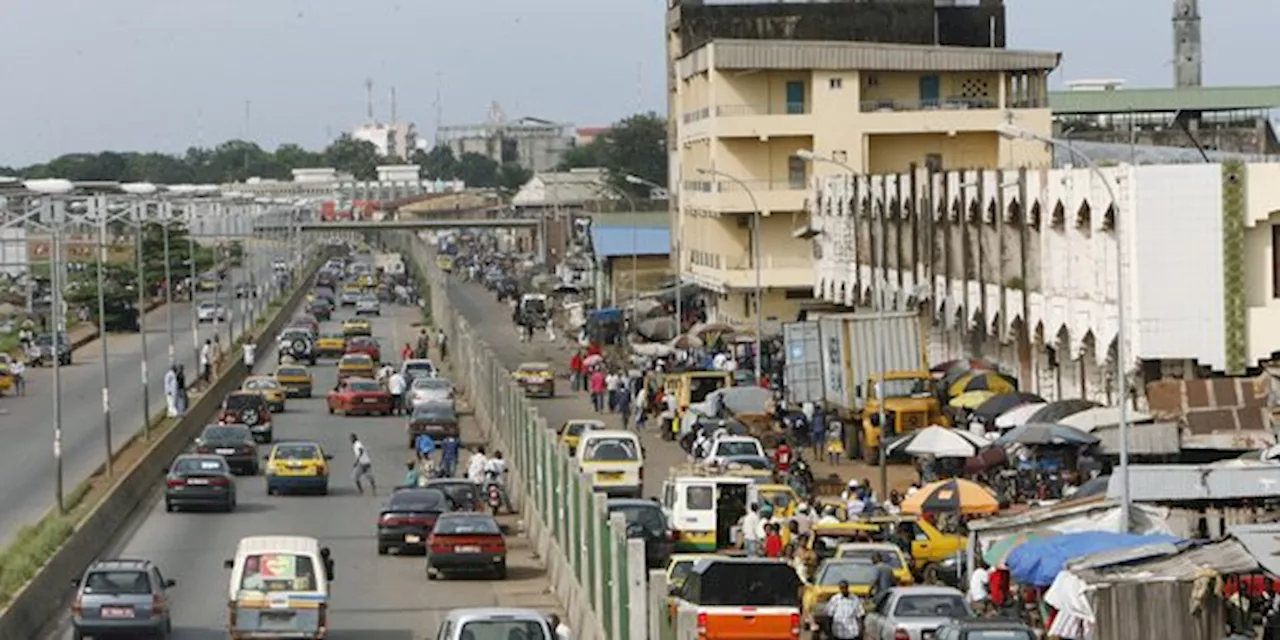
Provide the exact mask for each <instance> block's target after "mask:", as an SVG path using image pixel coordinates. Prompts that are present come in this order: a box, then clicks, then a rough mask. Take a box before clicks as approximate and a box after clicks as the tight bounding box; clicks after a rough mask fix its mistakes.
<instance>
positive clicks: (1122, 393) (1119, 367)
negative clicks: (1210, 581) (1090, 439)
mask: <svg viewBox="0 0 1280 640" xmlns="http://www.w3.org/2000/svg"><path fill="white" fill-rule="evenodd" d="M996 132H997V133H999V134H1000V136H1001V137H1003V138H1005V139H1008V140H1031V141H1036V142H1041V143H1044V144H1046V145H1049V146H1052V147H1055V148H1058V149H1063V150H1065V151H1066V152H1067V153H1069V154H1071V155H1072V156H1075V157H1077V158H1079V159H1080V160H1081V161H1082V162H1084V164H1085V166H1086V167H1088V168H1089V173H1091V174H1092V175H1094V176H1095V177H1097V178H1098V180H1100V181H1101V182H1102V186H1103V187H1104V188H1105V189H1106V190H1107V196H1108V197H1110V198H1111V202H1112V203H1113V204H1115V203H1118V202H1119V198H1117V197H1116V191H1115V187H1114V186H1113V185H1112V183H1111V179H1110V178H1108V177H1107V174H1105V173H1103V171H1102V167H1100V166H1098V163H1097V162H1095V161H1094V160H1093V158H1090V157H1089V156H1088V155H1087V154H1085V153H1082V152H1081V151H1080V150H1079V149H1077V148H1076V147H1075V145H1072V144H1071V143H1069V142H1066V141H1063V140H1055V139H1053V138H1050V137H1048V136H1042V135H1040V134H1037V133H1034V132H1031V131H1027V130H1026V129H1022V128H1021V127H1017V126H1014V125H1012V124H1007V123H1006V124H1002V125H999V126H998V127H996ZM1123 214H1124V212H1123V211H1120V207H1119V205H1118V204H1117V205H1116V215H1115V220H1114V221H1113V227H1112V229H1113V234H1114V235H1115V238H1116V323H1117V325H1118V327H1119V328H1118V330H1117V332H1116V362H1115V367H1116V370H1115V377H1116V399H1117V402H1118V405H1119V409H1120V416H1119V419H1120V424H1119V425H1117V427H1118V430H1119V436H1120V526H1121V529H1122V530H1123V531H1125V532H1128V531H1129V530H1130V528H1131V525H1132V520H1131V515H1132V514H1131V511H1132V510H1133V496H1132V495H1131V494H1130V491H1129V371H1128V366H1127V365H1126V362H1127V358H1128V355H1127V354H1126V353H1125V333H1126V327H1127V325H1126V316H1127V313H1126V311H1125V304H1126V298H1127V297H1128V296H1127V295H1126V294H1125V280H1124V277H1125V271H1124V238H1125V236H1124V223H1123V222H1122V220H1123V218H1124V215H1123Z"/></svg>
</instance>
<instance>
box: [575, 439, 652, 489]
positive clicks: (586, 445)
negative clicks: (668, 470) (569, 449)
mask: <svg viewBox="0 0 1280 640" xmlns="http://www.w3.org/2000/svg"><path fill="white" fill-rule="evenodd" d="M574 458H575V459H576V460H577V461H578V467H580V468H581V469H582V472H583V473H585V474H587V476H589V477H590V478H591V488H592V489H593V490H595V491H601V492H604V493H605V494H607V495H608V496H609V497H611V498H614V497H624V498H639V497H641V495H642V494H643V493H644V448H643V447H642V446H641V445H640V438H638V437H636V434H634V433H631V432H630V431H621V430H613V431H586V432H584V433H583V434H582V439H581V440H579V441H578V450H577V451H576V452H574Z"/></svg>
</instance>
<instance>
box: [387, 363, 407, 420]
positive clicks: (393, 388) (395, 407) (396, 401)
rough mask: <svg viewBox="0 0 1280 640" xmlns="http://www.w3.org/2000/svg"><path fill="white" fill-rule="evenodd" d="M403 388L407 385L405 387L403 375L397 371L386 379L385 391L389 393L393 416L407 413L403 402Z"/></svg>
mask: <svg viewBox="0 0 1280 640" xmlns="http://www.w3.org/2000/svg"><path fill="white" fill-rule="evenodd" d="M405 386H407V385H405V381H404V374H403V373H400V372H399V371H394V372H392V373H391V376H390V377H389V378H388V379H387V391H390V392H391V413H393V414H397V413H408V412H409V408H408V407H406V406H405V400H404V391H405Z"/></svg>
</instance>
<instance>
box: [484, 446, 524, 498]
mask: <svg viewBox="0 0 1280 640" xmlns="http://www.w3.org/2000/svg"><path fill="white" fill-rule="evenodd" d="M484 477H485V483H486V487H485V489H486V492H487V490H488V485H491V484H496V485H498V495H499V496H501V498H502V506H503V507H505V508H506V509H507V512H508V513H515V512H516V510H515V508H514V507H512V506H511V495H510V494H509V493H507V461H506V460H503V459H502V452H501V451H494V452H493V457H492V458H489V459H488V460H487V461H485V465H484Z"/></svg>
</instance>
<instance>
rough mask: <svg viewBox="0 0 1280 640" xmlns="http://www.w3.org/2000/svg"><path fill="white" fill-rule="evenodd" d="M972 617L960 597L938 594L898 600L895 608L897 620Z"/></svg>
mask: <svg viewBox="0 0 1280 640" xmlns="http://www.w3.org/2000/svg"><path fill="white" fill-rule="evenodd" d="M969 616H970V613H969V609H968V607H966V606H965V604H964V598H962V597H960V596H959V595H953V594H946V593H937V594H929V595H912V596H902V597H900V598H898V604H897V606H895V607H894V608H893V617H895V618H967V617H969Z"/></svg>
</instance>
